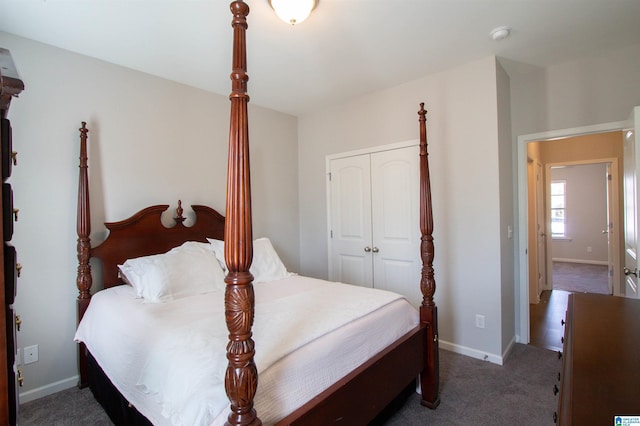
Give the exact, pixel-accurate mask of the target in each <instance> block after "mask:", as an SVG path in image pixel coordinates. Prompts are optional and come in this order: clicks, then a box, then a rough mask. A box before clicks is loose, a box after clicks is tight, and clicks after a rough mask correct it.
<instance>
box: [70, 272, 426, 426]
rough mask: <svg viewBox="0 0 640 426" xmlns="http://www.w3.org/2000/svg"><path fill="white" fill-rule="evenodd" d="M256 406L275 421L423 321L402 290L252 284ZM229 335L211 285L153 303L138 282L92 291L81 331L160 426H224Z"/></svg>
mask: <svg viewBox="0 0 640 426" xmlns="http://www.w3.org/2000/svg"><path fill="white" fill-rule="evenodd" d="M254 290H255V296H256V297H255V298H256V307H255V321H254V327H253V338H254V341H255V343H256V354H255V362H256V367H257V369H258V373H259V380H258V389H257V393H256V397H255V400H254V402H255V408H256V410H257V412H258V416H259V417H260V419H261V420H262V422H263V423H264V424H265V425H269V424H273V423H274V422H276V421H278V420H279V419H281V418H283V417H284V416H286V415H287V414H290V413H291V412H293V411H295V409H297V408H298V407H300V406H301V405H303V404H304V403H305V402H307V401H308V400H310V399H311V398H312V397H313V396H315V395H317V394H318V393H320V392H322V391H323V390H325V389H326V388H328V387H329V386H330V385H331V384H333V383H334V382H336V381H337V380H339V379H340V378H342V377H344V376H345V375H346V374H347V373H349V372H350V371H352V370H353V369H354V368H356V367H357V366H359V365H360V364H362V363H363V362H365V361H366V360H367V359H369V358H370V357H371V356H373V355H375V354H376V353H378V352H379V351H380V350H382V349H383V348H385V347H386V346H388V345H389V344H391V343H392V342H394V341H395V340H397V339H398V338H399V337H401V336H402V335H404V334H406V333H407V332H408V331H410V330H411V329H413V328H414V327H415V326H417V325H418V322H419V316H418V312H417V310H416V309H415V308H414V307H413V306H412V305H411V304H410V303H409V302H408V301H407V300H406V299H404V298H403V297H402V296H400V295H397V294H395V293H391V292H387V291H382V290H375V289H369V288H364V287H358V286H352V285H348V284H342V283H333V282H328V281H322V280H317V279H313V278H308V277H302V276H292V277H287V278H284V279H281V280H277V281H273V282H266V283H259V284H255V285H254ZM227 339H228V332H227V328H226V324H225V320H224V295H223V292H222V291H213V292H211V293H207V294H205V295H199V296H192V297H185V298H181V299H177V300H174V301H171V302H165V303H145V301H144V300H143V299H140V298H137V297H136V295H135V293H134V291H133V289H132V288H131V287H130V286H127V285H122V286H117V287H113V288H111V289H108V290H103V291H101V292H98V293H97V294H96V295H94V296H93V298H92V301H91V303H90V305H89V308H88V310H87V312H86V313H85V315H84V317H83V319H82V321H81V323H80V325H79V326H78V330H77V333H76V341H81V342H84V343H85V345H86V346H87V348H88V349H89V351H90V352H91V353H92V355H93V356H94V358H95V359H96V361H97V362H98V364H100V366H101V367H102V369H103V370H104V372H105V373H106V375H107V376H108V377H109V379H110V380H111V382H112V383H113V384H114V386H115V387H116V388H117V389H118V390H119V391H120V393H121V394H122V395H123V396H124V397H125V398H126V399H127V400H128V401H129V402H130V403H131V404H132V405H133V406H134V407H136V409H137V410H138V411H139V412H140V413H142V414H143V415H144V416H145V417H147V418H148V419H149V420H150V421H151V422H152V423H153V424H154V425H158V426H162V425H189V426H191V425H205V426H206V425H221V424H224V422H225V421H226V419H227V416H228V414H229V403H228V400H227V397H226V394H225V390H224V373H225V370H226V366H227V361H226V344H227Z"/></svg>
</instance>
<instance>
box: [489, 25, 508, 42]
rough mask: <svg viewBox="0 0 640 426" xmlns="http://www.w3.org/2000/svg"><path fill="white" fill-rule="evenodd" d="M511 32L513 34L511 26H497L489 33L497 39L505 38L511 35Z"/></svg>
mask: <svg viewBox="0 0 640 426" xmlns="http://www.w3.org/2000/svg"><path fill="white" fill-rule="evenodd" d="M509 34H511V28H509V27H507V26H501V27H496V28H494V29H492V30H491V32H490V33H489V35H490V36H491V38H492V39H493V40H495V41H498V40H504V39H505V38H507V37H509Z"/></svg>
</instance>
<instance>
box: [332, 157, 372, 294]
mask: <svg viewBox="0 0 640 426" xmlns="http://www.w3.org/2000/svg"><path fill="white" fill-rule="evenodd" d="M329 173H330V174H329V179H330V203H331V206H330V228H331V230H330V232H331V239H330V245H331V247H330V248H331V252H330V253H331V254H330V257H331V259H330V265H331V267H330V270H329V275H330V276H329V279H331V280H334V281H341V282H344V283H349V284H356V285H362V286H366V287H372V286H373V270H372V266H371V262H372V259H371V256H372V247H371V241H372V237H371V165H370V158H369V155H357V156H353V157H345V158H338V159H334V160H331V162H330V166H329Z"/></svg>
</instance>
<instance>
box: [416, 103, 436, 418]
mask: <svg viewBox="0 0 640 426" xmlns="http://www.w3.org/2000/svg"><path fill="white" fill-rule="evenodd" d="M418 116H419V118H418V121H419V122H420V231H421V233H422V238H421V244H420V254H421V256H422V276H421V280H420V291H422V304H421V305H420V322H422V323H423V324H425V325H426V326H427V333H426V338H427V342H426V348H427V351H426V357H427V360H426V368H425V370H424V371H423V372H422V374H421V387H422V405H424V406H426V407H429V408H436V407H437V406H438V404H440V396H439V387H440V373H439V358H438V307H437V306H436V303H435V302H434V300H433V295H434V294H435V292H436V280H435V278H434V273H433V257H434V247H433V206H432V204H431V181H430V177H429V158H428V157H429V153H428V151H427V124H426V123H427V111H426V110H425V109H424V103H421V104H420V111H418Z"/></svg>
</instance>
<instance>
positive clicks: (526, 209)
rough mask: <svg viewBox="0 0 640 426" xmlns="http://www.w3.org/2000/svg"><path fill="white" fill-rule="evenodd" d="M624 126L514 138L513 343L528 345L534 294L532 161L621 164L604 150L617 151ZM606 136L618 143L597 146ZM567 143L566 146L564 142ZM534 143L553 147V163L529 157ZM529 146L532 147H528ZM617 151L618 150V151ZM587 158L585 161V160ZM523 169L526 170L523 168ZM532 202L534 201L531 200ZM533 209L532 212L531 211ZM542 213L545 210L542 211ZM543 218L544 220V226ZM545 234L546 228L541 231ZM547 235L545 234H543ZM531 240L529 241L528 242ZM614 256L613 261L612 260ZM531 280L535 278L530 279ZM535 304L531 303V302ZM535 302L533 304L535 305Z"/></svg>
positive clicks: (617, 277) (613, 234) (618, 219)
mask: <svg viewBox="0 0 640 426" xmlns="http://www.w3.org/2000/svg"><path fill="white" fill-rule="evenodd" d="M624 124H625V123H624V122H616V123H607V124H601V125H595V126H586V127H581V128H574V129H565V130H559V131H551V132H544V133H538V134H531V135H523V136H520V137H518V164H519V167H518V210H519V221H520V223H521V224H522V225H521V226H519V233H518V239H519V241H518V248H519V254H518V258H519V265H520V268H519V277H520V286H519V287H518V300H519V306H518V308H519V309H518V317H517V321H518V328H517V336H516V338H517V341H518V342H520V343H529V342H530V331H531V330H530V315H529V314H530V301H532V298H531V293H534V294H535V293H536V291H533V292H532V291H531V288H530V285H529V284H530V283H531V282H532V280H531V279H530V275H533V274H531V269H530V268H531V263H530V262H529V261H530V259H531V258H537V255H536V253H538V252H539V251H540V250H539V249H538V247H537V243H538V242H539V240H538V239H537V238H535V236H536V232H535V229H536V228H535V226H532V223H533V225H535V221H533V220H532V219H533V218H535V205H532V204H531V203H530V200H531V198H532V193H533V194H535V185H532V184H531V181H530V180H529V179H528V175H529V173H528V172H530V171H531V170H535V167H534V164H535V162H536V161H539V162H540V163H541V164H547V163H552V162H556V163H562V162H566V163H576V162H581V161H592V162H593V161H595V160H598V161H600V162H603V159H604V162H608V161H609V160H610V159H613V160H615V162H616V163H617V164H621V159H622V153H621V152H619V153H618V152H616V153H614V154H612V153H611V152H610V151H607V149H608V148H611V146H612V145H615V146H616V149H618V147H620V146H621V145H620V144H619V141H620V140H621V129H623V128H624ZM607 136H609V137H611V139H612V140H613V139H614V138H617V139H616V140H617V141H618V142H616V143H602V142H598V140H600V139H601V138H606V137H607ZM568 141H569V142H571V144H568V143H567V142H568ZM536 142H538V143H539V144H538V147H541V146H542V145H543V144H546V145H548V146H556V144H557V146H558V147H559V148H558V152H557V153H556V154H555V155H556V157H555V158H554V159H553V161H551V160H549V159H547V158H546V157H545V155H546V154H544V153H539V152H534V153H533V154H532V153H531V152H530V150H529V149H528V148H529V145H530V144H533V143H536ZM532 146H533V145H532ZM620 149H621V148H620ZM586 155H588V157H585V156H586ZM525 165H526V167H525ZM614 179H615V182H618V181H619V180H620V179H619V177H617V178H614ZM615 187H616V189H617V190H618V198H617V199H616V200H615V202H614V204H615V206H617V209H618V212H617V213H616V214H615V217H614V218H613V219H615V222H616V223H615V225H617V226H616V229H617V232H615V231H614V232H611V234H610V236H611V237H612V238H616V239H617V240H616V241H613V240H612V242H611V247H612V248H613V249H614V250H617V254H614V255H613V256H612V257H611V258H612V259H614V264H615V266H614V268H613V271H614V276H613V278H612V279H613V282H614V284H615V285H614V291H615V290H616V288H617V287H618V285H617V284H616V283H618V282H619V281H620V280H621V278H620V273H621V269H622V268H621V266H620V265H618V264H619V263H620V261H619V260H615V259H619V258H620V245H621V238H620V235H618V234H619V233H620V232H621V224H622V219H621V214H622V213H621V209H620V203H621V201H620V197H619V191H620V188H621V182H620V186H619V185H617V184H616V185H615ZM534 198H535V197H534ZM532 209H533V210H532ZM545 210H546V209H545ZM546 221H547V218H545V226H546V223H547V222H546ZM542 229H545V230H547V228H542ZM547 232H548V230H547ZM547 232H543V233H544V234H545V235H544V237H545V238H547V235H546V234H547ZM532 237H533V238H532ZM546 256H547V257H549V256H551V253H550V251H549V250H547V253H546ZM616 256H617V257H616ZM540 263H548V262H540ZM535 268H536V269H534V271H538V270H542V269H541V268H539V267H538V265H536V266H535ZM551 273H552V268H547V271H546V277H547V278H546V280H545V281H546V282H542V284H538V281H537V280H536V281H535V282H534V284H535V285H536V286H537V285H541V286H542V287H543V288H544V287H549V289H550V284H551V282H552V278H550V277H549V275H550V274H551ZM533 276H535V275H533ZM534 301H535V300H534ZM536 302H537V301H536ZM554 315H556V316H557V318H556V319H554V320H553V322H554V323H557V324H560V321H561V320H562V319H563V317H564V309H561V313H559V314H554Z"/></svg>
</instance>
